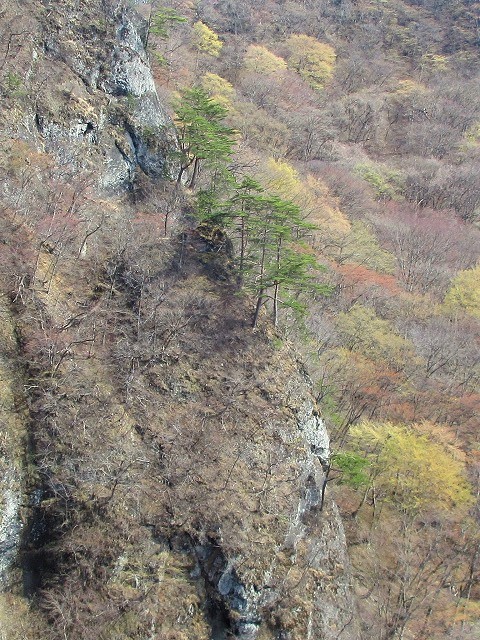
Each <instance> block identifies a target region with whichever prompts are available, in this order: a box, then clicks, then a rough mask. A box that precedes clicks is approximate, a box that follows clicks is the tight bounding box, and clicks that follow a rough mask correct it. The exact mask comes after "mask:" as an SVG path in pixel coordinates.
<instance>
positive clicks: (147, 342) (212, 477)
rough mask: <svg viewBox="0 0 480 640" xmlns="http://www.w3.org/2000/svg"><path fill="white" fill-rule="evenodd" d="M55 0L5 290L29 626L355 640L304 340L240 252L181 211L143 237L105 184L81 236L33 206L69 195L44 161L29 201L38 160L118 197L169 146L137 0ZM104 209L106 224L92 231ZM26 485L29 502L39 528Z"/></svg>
mask: <svg viewBox="0 0 480 640" xmlns="http://www.w3.org/2000/svg"><path fill="white" fill-rule="evenodd" d="M46 5H47V6H48V11H47V12H43V11H40V10H39V5H37V3H32V8H35V9H36V10H38V24H37V27H36V28H37V32H35V33H36V37H35V38H33V39H32V44H31V51H32V52H34V51H36V50H38V44H39V43H40V42H41V41H42V39H43V42H44V50H45V52H44V56H43V57H41V56H40V55H38V54H37V59H36V62H35V65H36V72H37V73H40V74H41V72H42V70H45V69H46V68H47V67H49V71H48V80H45V87H44V88H43V89H41V90H39V92H38V93H37V98H38V99H37V100H36V103H35V104H32V102H31V101H29V100H26V99H24V100H23V102H19V103H18V106H17V108H18V113H17V115H16V120H15V121H14V122H12V123H11V127H10V129H9V131H10V133H11V134H12V136H14V135H16V136H17V138H16V139H15V140H14V142H12V144H11V147H10V148H11V149H12V152H11V153H10V156H9V157H8V158H7V160H8V163H9V164H8V163H7V164H8V167H9V169H8V171H5V172H4V177H5V185H6V186H5V187H4V190H3V192H2V198H3V200H2V204H4V210H5V211H6V212H7V213H6V215H5V217H4V218H3V219H2V225H3V226H2V233H3V236H4V237H5V238H6V244H5V247H6V249H7V250H10V249H12V250H11V252H10V253H8V251H7V253H6V256H7V258H4V266H3V270H2V273H1V276H2V280H1V284H2V298H1V299H2V300H5V301H7V299H10V301H11V302H9V303H8V305H10V304H11V305H12V307H11V308H10V307H9V306H8V305H7V304H5V305H4V308H5V314H7V311H8V319H9V320H8V322H9V324H8V323H7V324H6V325H4V326H9V327H10V329H8V336H7V338H6V344H9V345H10V346H9V348H8V352H6V353H5V354H3V356H2V357H3V360H1V362H2V366H3V370H0V377H1V379H2V381H3V383H4V384H3V385H2V389H6V391H5V393H6V396H5V398H6V400H5V399H4V402H3V403H2V405H1V406H2V409H3V408H4V409H5V410H6V411H7V412H8V420H9V421H10V424H11V425H12V428H11V429H10V431H9V433H8V434H7V439H6V440H5V442H6V443H7V444H6V445H5V446H6V447H7V449H8V450H9V452H10V453H12V452H13V450H15V454H14V455H13V453H12V456H13V458H12V459H14V460H16V461H17V463H16V466H15V467H14V466H9V467H8V468H5V470H4V481H3V485H2V488H3V496H4V498H3V499H4V503H5V505H6V507H5V509H4V516H3V518H4V519H3V522H2V529H1V534H2V539H1V540H0V543H1V544H2V546H1V547H0V551H1V553H2V568H3V572H4V576H5V579H6V580H5V582H4V585H5V588H10V587H9V586H8V582H9V581H10V582H11V577H12V576H13V572H12V570H11V567H13V566H14V565H15V563H17V566H18V562H17V558H18V553H17V552H18V545H19V543H20V541H22V545H23V548H22V552H23V553H22V558H23V568H24V575H25V577H26V583H27V590H28V592H29V594H30V595H31V594H41V596H40V595H39V597H38V598H37V599H36V600H35V603H36V607H37V614H38V618H39V619H40V622H38V620H37V624H38V625H39V627H38V628H43V631H42V633H40V632H39V631H38V630H37V631H35V629H37V627H35V626H34V625H33V624H30V621H31V618H28V615H31V614H28V613H26V612H25V610H24V609H25V608H21V607H20V608H17V609H15V611H16V612H17V613H18V612H19V611H21V612H22V615H23V616H24V617H25V619H27V618H28V620H29V624H27V625H26V627H27V628H30V629H31V631H30V632H25V634H24V637H29V635H28V634H30V638H35V637H47V636H46V635H45V629H47V628H48V637H52V638H65V637H68V638H70V639H71V640H74V639H75V638H78V639H80V638H82V639H84V638H90V637H100V638H102V639H105V640H108V639H112V640H113V638H115V640H117V639H125V640H126V639H127V638H128V639H138V640H140V639H142V640H143V639H146V638H153V637H159V638H164V637H171V638H173V637H175V638H179V639H181V640H185V639H186V638H188V639H189V640H194V639H195V640H202V639H207V638H214V639H215V640H217V639H218V640H221V639H222V638H227V637H232V636H233V637H237V638H239V639H242V640H254V639H258V640H266V639H268V638H270V639H273V638H275V639H278V640H297V639H298V638H302V639H303V638H316V639H317V640H333V639H334V638H337V637H339V636H340V635H341V637H342V639H343V640H345V639H346V640H357V638H359V637H360V635H359V632H358V628H357V624H356V620H355V604H354V601H353V598H352V594H351V592H350V589H349V568H348V558H347V555H346V547H345V541H344V537H343V533H342V527H341V523H340V519H339V516H338V513H337V510H336V508H335V506H334V505H333V504H332V503H331V502H330V501H329V500H328V497H327V500H326V502H325V504H324V506H323V509H322V510H320V503H321V489H322V485H323V479H324V476H323V468H322V465H324V464H325V463H326V462H327V461H328V456H329V442H328V434H327V433H326V431H325V427H324V424H323V422H322V420H321V418H320V416H319V413H318V409H317V408H316V407H315V405H314V402H313V400H312V398H311V395H310V391H309V384H308V379H307V378H306V376H305V373H304V372H303V370H302V367H301V365H300V364H299V363H298V362H297V361H296V358H295V354H294V352H293V350H292V349H291V347H290V346H289V345H288V344H283V345H280V346H277V347H274V346H273V341H272V340H271V338H272V337H273V336H272V335H270V334H269V329H268V328H265V329H264V330H260V331H257V332H252V331H251V329H250V328H249V324H248V322H247V321H246V320H245V316H246V314H247V312H248V310H247V309H246V307H245V302H244V301H243V300H242V299H241V298H239V297H238V295H237V294H238V292H237V291H236V286H235V284H234V283H233V282H230V281H229V278H228V273H229V271H228V268H227V266H228V250H230V249H228V250H227V249H225V254H224V255H223V258H222V252H221V251H220V250H219V251H215V260H216V261H217V262H216V264H215V265H214V267H215V268H212V263H211V261H210V262H209V261H208V260H205V255H203V254H199V252H198V243H199V237H198V232H196V231H195V230H193V229H191V228H189V227H188V226H184V227H181V226H177V227H176V228H175V233H172V234H171V236H170V237H168V238H165V237H164V236H163V235H162V234H161V233H160V232H159V229H158V226H155V224H156V222H155V218H154V217H153V216H152V217H150V218H149V217H148V216H147V217H146V218H144V219H143V224H144V225H145V229H144V230H143V229H142V228H140V227H139V226H138V225H137V226H135V224H133V223H132V220H136V219H137V216H138V213H139V212H138V211H137V209H136V207H135V204H134V203H132V202H129V201H128V200H126V199H120V198H118V199H111V200H106V199H104V200H102V201H101V202H100V204H99V205H98V208H99V209H100V212H98V211H97V209H96V208H95V206H93V205H92V200H95V198H96V197H97V196H98V194H99V193H100V191H102V189H100V191H99V190H98V187H96V188H93V189H92V190H91V192H90V194H89V199H88V201H87V202H86V204H85V203H84V204H82V206H80V204H79V203H78V201H77V200H75V201H74V200H72V203H75V206H77V207H78V208H79V210H80V214H79V215H78V216H77V218H74V220H73V221H72V220H70V219H67V222H68V223H69V224H70V225H71V226H72V227H73V231H69V234H68V236H65V234H64V229H63V227H61V229H60V231H61V234H60V236H58V239H57V240H55V241H54V240H53V239H52V238H54V239H55V238H57V236H55V234H53V235H52V234H51V233H50V230H51V229H52V228H53V229H56V228H55V227H54V225H53V221H52V216H53V217H55V216H56V215H57V208H55V207H52V211H53V213H51V211H50V209H49V208H48V207H47V208H46V210H45V212H44V211H43V210H42V216H43V217H39V219H38V220H37V218H35V215H34V211H33V208H34V207H33V206H32V203H35V207H37V208H38V209H41V206H42V205H41V203H42V202H43V201H48V202H50V201H53V202H56V200H55V198H53V196H55V194H57V193H58V192H59V190H60V191H61V190H62V189H63V190H65V192H68V184H67V183H66V180H65V179H64V178H63V177H62V175H60V177H58V176H57V175H56V174H55V178H56V180H57V182H56V183H55V185H58V186H59V187H61V189H58V188H56V190H52V191H48V192H47V195H48V196H49V197H48V198H46V197H45V191H44V190H45V189H46V187H45V185H44V184H43V183H42V180H41V179H39V177H38V175H36V174H32V175H30V174H28V177H29V182H28V189H27V188H25V189H24V192H25V193H24V192H23V191H22V192H21V196H22V197H18V198H17V197H16V188H17V185H18V184H19V174H20V178H22V177H23V176H24V175H25V174H24V173H23V167H24V166H28V167H30V166H31V164H32V162H44V163H45V165H46V166H47V168H49V167H50V166H51V165H52V164H53V165H54V166H55V167H62V168H63V167H67V166H73V167H74V168H75V167H79V168H81V169H82V170H83V171H84V172H85V175H86V176H87V178H88V177H90V178H94V182H95V184H97V185H98V184H100V185H101V187H103V188H105V187H108V189H110V190H118V189H120V187H122V188H123V189H125V188H126V187H128V185H129V184H130V183H131V180H132V174H133V172H134V171H135V170H136V168H137V167H140V168H141V169H142V170H143V171H144V172H145V173H147V174H148V175H149V176H151V177H156V176H157V177H158V176H159V175H163V173H164V168H165V166H166V165H165V163H166V158H167V156H168V149H169V148H171V147H169V146H168V145H171V144H174V143H173V142H172V140H173V138H174V136H173V134H172V130H171V129H170V124H169V122H168V118H167V117H166V116H165V113H164V111H163V109H162V108H161V106H160V105H159V104H158V98H157V96H156V92H155V88H154V85H153V82H152V80H151V76H150V73H149V69H148V65H147V60H146V57H145V53H144V50H143V40H142V29H143V28H144V23H143V22H142V19H141V18H140V17H138V16H136V15H135V14H134V13H133V12H132V10H131V9H129V8H127V7H126V5H125V4H124V3H122V2H118V3H112V4H111V5H109V8H110V9H111V12H110V13H108V15H107V14H105V15H104V14H102V11H103V9H102V7H103V6H104V5H103V4H102V3H100V2H93V1H88V2H79V3H69V4H68V6H67V7H66V9H67V11H66V14H65V16H64V15H60V14H58V13H56V11H57V8H56V7H55V3H46ZM105 6H106V5H105ZM87 10H88V11H89V12H90V13H89V21H88V24H86V23H85V15H86V12H87ZM111 16H112V19H111ZM39 25H41V27H40V26H39ZM32 31H34V28H33V26H32ZM45 34H47V35H45ZM42 55H43V54H42ZM40 58H41V59H40ZM28 64H30V62H29V63H28ZM50 94H51V95H50ZM33 106H34V107H35V109H33V108H32V107H33ZM22 109H23V111H22ZM32 113H34V114H35V116H33V119H34V122H35V125H36V126H35V127H33V126H31V124H32ZM2 114H3V116H4V117H5V112H2ZM151 129H153V130H154V133H155V136H153V137H152V136H151ZM162 136H163V137H162ZM19 139H20V140H21V142H22V144H19ZM152 140H153V142H152ZM158 140H160V142H158V143H157V141H158ZM157 144H158V145H159V146H156V145H157ZM28 145H31V146H32V147H35V148H36V149H40V150H41V153H38V154H37V155H35V154H33V153H32V152H31V150H30V146H28ZM25 146H27V151H28V153H27V152H26V151H25ZM13 151H15V152H16V153H17V155H19V156H20V160H21V161H20V162H19V161H18V158H17V157H14V156H13ZM20 152H21V153H20ZM45 152H46V153H45ZM21 154H23V155H21ZM99 159H101V165H100V167H99V166H98V162H97V161H98V160H99ZM92 164H95V165H96V166H95V173H94V174H93V173H92V171H91V166H92ZM18 165H20V167H21V170H20V172H19V170H18ZM38 172H39V175H41V174H40V169H38ZM49 175H51V174H49ZM15 180H16V181H17V182H15ZM62 180H63V181H62ZM102 197H103V198H105V192H104V191H102ZM60 202H62V205H61V206H60V207H59V208H58V210H60V209H61V207H63V201H60ZM149 206H151V208H152V209H155V207H154V203H153V201H152V203H150V202H149V200H148V195H146V196H145V198H144V201H143V202H142V207H145V208H147V209H148V207H149ZM82 207H83V208H82ZM108 207H110V209H111V210H112V211H114V212H115V214H114V215H104V210H105V209H107V210H108ZM95 216H97V217H96V218H95ZM91 220H94V224H95V225H97V222H96V220H100V222H99V223H98V225H97V226H93V229H95V233H94V234H92V235H89V234H90V231H91V228H92V227H91V225H92V224H93V223H92V222H91ZM18 221H20V224H18ZM45 221H46V222H45ZM49 225H50V226H49ZM149 225H150V226H149ZM45 228H47V230H48V234H46V235H45ZM68 228H69V229H70V227H68ZM77 229H79V231H78V232H77ZM207 235H208V234H207ZM87 236H88V238H89V242H91V246H92V249H91V251H90V252H89V253H87V255H86V256H85V254H84V251H83V249H84V246H85V240H86V238H87ZM45 238H46V239H45ZM203 244H205V242H203ZM18 256H20V259H21V260H20V264H17V262H16V260H17V258H18ZM90 256H91V257H90ZM222 259H224V261H225V264H226V265H227V266H224V268H222V265H221V264H220V262H221V261H222ZM22 261H23V262H22ZM219 273H221V274H222V278H221V282H219V280H218V274H219ZM5 274H6V275H8V277H6V275H5ZM6 317H7V316H6ZM17 336H20V339H19V340H18V339H17ZM18 362H21V365H22V366H21V368H20V370H23V371H24V374H25V377H24V379H22V380H20V379H19V378H18V376H17V378H16V377H15V376H14V375H13V373H12V371H13V369H14V368H15V367H16V365H17V364H18ZM16 368H17V369H18V366H17V367H16ZM5 371H6V372H7V373H5V374H4V372H5ZM14 390H16V391H15V393H14ZM15 394H16V395H15ZM22 394H25V401H26V404H25V406H26V407H28V412H27V411H26V410H25V415H23V414H22V412H21V411H20V409H19V407H20V404H21V403H20V404H19V398H21V397H23V396H22ZM7 396H8V398H7ZM12 416H16V417H15V418H12ZM16 419H19V420H20V422H19V423H18V424H17V425H14V423H13V422H12V420H16ZM26 425H28V426H29V430H30V432H29V438H28V440H29V453H30V454H31V458H32V462H33V463H34V467H35V472H34V473H33V476H34V477H35V480H36V492H35V493H34V494H33V493H32V495H31V496H26V495H25V491H26V481H25V479H24V477H23V475H24V474H26V473H27V467H26V465H25V457H26V448H27V444H26V442H27V438H26V432H25V430H26ZM12 434H14V435H12ZM2 445H4V442H3V441H2ZM30 485H33V483H32V482H31V481H30ZM20 496H22V502H23V504H24V505H26V504H30V505H33V507H34V508H33V507H32V508H31V509H30V513H29V516H28V517H27V518H26V522H25V523H24V522H22V520H21V518H20V508H19V507H20ZM39 532H40V533H39ZM7 538H8V542H7ZM17 592H18V589H17ZM0 605H2V601H1V600H0ZM13 615H15V613H14V614H13ZM46 621H48V622H46ZM42 625H43V627H42ZM24 626H25V625H24ZM20 627H21V625H20ZM20 627H19V628H20ZM12 637H14V636H12ZM22 637H23V636H22Z"/></svg>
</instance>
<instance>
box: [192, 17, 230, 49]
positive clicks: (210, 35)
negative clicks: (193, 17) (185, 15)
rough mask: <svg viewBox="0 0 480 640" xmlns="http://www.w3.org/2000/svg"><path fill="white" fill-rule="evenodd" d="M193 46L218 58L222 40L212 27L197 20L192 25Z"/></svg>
mask: <svg viewBox="0 0 480 640" xmlns="http://www.w3.org/2000/svg"><path fill="white" fill-rule="evenodd" d="M193 46H194V47H195V49H197V51H200V52H202V53H207V54H208V55H209V56H213V57H215V58H218V56H219V55H220V51H221V50H222V47H223V42H222V41H221V40H220V38H219V37H218V36H217V34H216V33H215V31H214V30H213V29H210V27H208V26H207V25H206V24H204V23H203V22H201V21H200V20H199V21H198V22H196V23H195V24H194V25H193Z"/></svg>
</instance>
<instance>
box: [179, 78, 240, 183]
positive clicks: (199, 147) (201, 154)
mask: <svg viewBox="0 0 480 640" xmlns="http://www.w3.org/2000/svg"><path fill="white" fill-rule="evenodd" d="M175 113H176V118H175V122H176V125H177V130H178V143H179V153H178V155H179V164H180V167H179V171H178V176H177V182H181V181H182V178H183V176H184V174H185V172H186V171H187V170H188V169H189V168H190V167H193V172H192V175H191V178H190V181H189V185H188V186H189V187H190V188H191V189H193V188H194V187H195V184H196V181H197V178H198V174H199V171H200V165H201V163H202V162H204V163H205V164H206V165H208V166H209V168H210V169H211V172H212V173H211V176H212V180H213V181H215V179H217V178H218V177H219V176H220V175H224V174H225V172H226V171H227V166H228V161H229V160H230V157H231V155H232V152H233V146H234V144H235V131H234V130H233V129H231V128H230V127H227V126H226V125H225V124H224V120H225V118H226V116H227V114H228V110H227V109H226V108H225V107H223V106H222V105H221V104H219V103H218V102H216V101H215V100H212V99H211V98H210V97H209V96H208V94H207V92H206V91H205V90H204V89H202V88H200V87H194V88H193V89H185V90H184V91H183V92H182V94H181V97H180V99H179V100H178V101H177V103H176V105H175Z"/></svg>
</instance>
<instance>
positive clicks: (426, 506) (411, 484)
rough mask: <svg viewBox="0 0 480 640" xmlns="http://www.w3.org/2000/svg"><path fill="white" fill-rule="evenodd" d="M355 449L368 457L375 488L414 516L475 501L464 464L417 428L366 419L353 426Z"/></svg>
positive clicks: (465, 505) (466, 504) (352, 437)
mask: <svg viewBox="0 0 480 640" xmlns="http://www.w3.org/2000/svg"><path fill="white" fill-rule="evenodd" d="M350 437H351V445H352V449H353V450H354V451H355V453H357V454H361V455H363V456H364V457H365V459H367V460H368V461H369V463H370V467H371V475H372V478H373V480H372V482H373V483H374V486H375V488H376V490H377V491H378V492H379V493H380V494H382V495H383V496H384V497H385V498H386V499H388V500H389V501H390V502H392V503H393V504H394V505H395V506H397V507H399V508H401V509H402V510H405V511H407V512H410V513H412V514H415V513H418V512H420V511H425V510H429V511H430V510H439V511H443V512H445V511H450V510H451V509H453V508H455V507H459V508H460V507H467V506H469V505H470V504H471V503H472V493H471V488H470V485H469V484H468V482H467V481H466V479H465V477H464V465H463V464H462V462H460V461H459V460H457V459H455V457H454V456H453V455H452V453H451V451H449V450H447V449H446V448H445V447H443V446H441V445H440V444H438V443H436V442H434V441H433V440H431V439H430V438H428V437H427V436H426V435H422V434H419V433H418V432H417V431H416V430H415V429H414V428H412V427H408V426H406V425H402V424H393V423H391V422H385V423H376V422H371V421H364V422H361V423H360V424H357V425H355V426H353V427H351V429H350Z"/></svg>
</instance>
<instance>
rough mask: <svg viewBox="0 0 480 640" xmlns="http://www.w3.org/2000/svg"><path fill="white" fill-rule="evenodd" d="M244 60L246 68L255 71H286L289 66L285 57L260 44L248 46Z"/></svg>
mask: <svg viewBox="0 0 480 640" xmlns="http://www.w3.org/2000/svg"><path fill="white" fill-rule="evenodd" d="M244 62H245V68H246V69H248V71H255V73H265V74H270V73H276V72H278V71H285V69H286V68H287V63H286V62H285V60H284V59H283V58H280V57H279V56H276V55H275V54H274V53H272V52H271V51H269V50H268V49H267V48H266V47H262V46H261V45H258V44H251V45H250V46H249V47H248V49H247V52H246V54H245V58H244Z"/></svg>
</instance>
